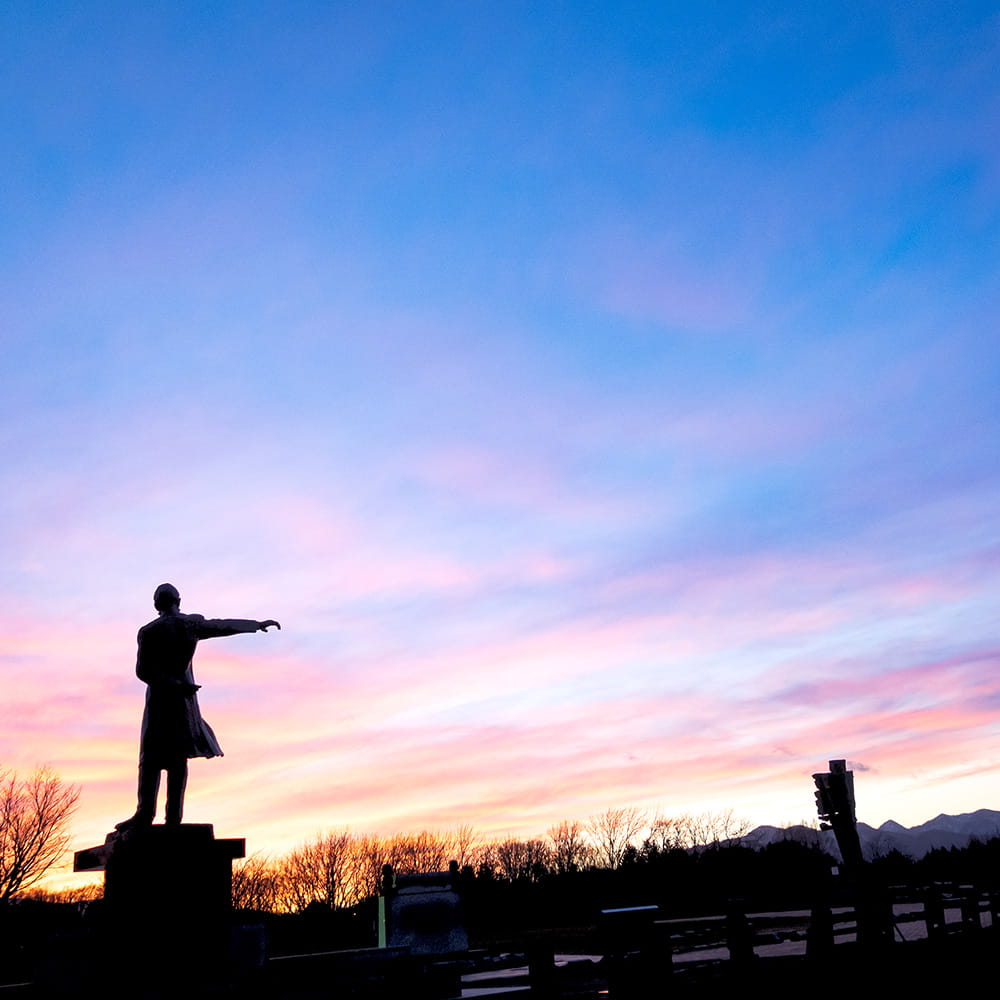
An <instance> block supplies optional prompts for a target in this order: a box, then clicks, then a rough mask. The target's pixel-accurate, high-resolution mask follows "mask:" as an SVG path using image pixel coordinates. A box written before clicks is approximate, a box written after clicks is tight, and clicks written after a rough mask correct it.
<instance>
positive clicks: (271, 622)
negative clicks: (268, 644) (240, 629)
mask: <svg viewBox="0 0 1000 1000" xmlns="http://www.w3.org/2000/svg"><path fill="white" fill-rule="evenodd" d="M272 625H273V626H274V627H275V628H276V629H277V630H278V631H279V632H280V631H281V625H280V624H279V623H278V622H276V621H275V620H274V619H273V618H268V620H267V621H266V622H259V623H258V624H257V628H259V629H260V630H261V632H266V631H267V630H268V629H269V628H270V627H271V626H272Z"/></svg>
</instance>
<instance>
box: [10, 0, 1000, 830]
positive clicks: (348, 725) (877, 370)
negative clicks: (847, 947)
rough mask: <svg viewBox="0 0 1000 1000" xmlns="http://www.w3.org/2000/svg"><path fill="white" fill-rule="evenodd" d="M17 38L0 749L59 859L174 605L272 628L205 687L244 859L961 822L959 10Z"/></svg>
mask: <svg viewBox="0 0 1000 1000" xmlns="http://www.w3.org/2000/svg"><path fill="white" fill-rule="evenodd" d="M0 31H2V37H3V38H4V39H5V50H6V53H5V58H4V60H3V61H2V68H0V84H2V86H3V90H4V93H5V96H6V100H5V101H4V102H3V104H2V107H0V143H2V147H3V148H2V162H3V163H4V170H3V178H4V182H3V184H2V185H0V219H2V220H3V224H2V225H0V262H2V270H0V337H2V342H3V356H4V365H3V368H2V374H0V388H2V393H0V410H2V416H3V420H2V424H0V455H2V458H3V462H2V466H0V477H2V481H0V496H2V497H3V500H2V513H3V517H2V521H0V545H2V547H3V550H4V552H5V553H6V558H5V559H4V561H3V564H2V565H0V597H2V599H3V603H4V607H5V612H6V615H5V617H6V622H7V628H6V630H5V631H7V633H8V638H9V641H8V643H6V644H5V650H4V651H3V653H2V655H3V657H4V663H5V673H6V676H7V678H8V683H9V690H10V699H9V701H8V707H7V712H9V713H10V717H9V719H5V721H4V726H3V735H2V736H0V762H2V763H4V764H7V765H9V766H17V767H22V768H23V767H30V766H31V765H33V764H34V763H36V762H48V763H51V764H53V766H55V767H56V768H57V770H59V771H60V773H62V774H63V775H64V776H65V777H66V778H67V779H68V780H72V781H75V782H78V783H80V784H81V785H82V787H83V799H82V803H83V804H82V807H81V812H80V817H79V827H80V831H79V836H80V837H81V838H87V837H91V838H94V837H97V838H99V837H100V836H102V835H103V832H106V831H107V829H109V828H110V826H111V824H112V823H113V822H114V821H115V820H116V819H120V818H121V817H122V816H124V815H125V814H127V813H128V811H129V810H130V809H131V804H132V803H131V798H132V795H133V781H134V777H133V775H134V755H135V743H136V736H137V730H138V717H139V712H140V704H141V695H142V691H141V685H139V683H138V681H136V680H135V678H134V676H133V675H132V663H133V656H134V638H133V637H134V630H135V628H136V627H137V626H138V625H140V624H142V623H143V622H144V621H146V620H148V619H149V618H150V617H151V616H152V608H151V602H150V595H151V593H152V590H153V588H154V587H155V586H156V585H157V584H158V583H160V582H162V581H163V580H171V581H172V582H174V583H175V584H177V586H178V587H179V588H180V590H181V593H182V595H183V597H184V601H183V607H184V608H185V609H187V610H191V611H199V612H202V613H205V614H207V615H210V616H211V615H217V616H222V617H229V616H250V617H258V618H266V617H275V618H278V619H280V620H281V621H282V622H283V624H284V625H285V628H284V629H283V631H282V632H280V633H274V634H268V635H267V636H257V637H253V638H248V637H236V638H233V639H230V640H228V641H226V642H218V643H216V642H213V643H206V644H203V646H202V648H201V650H200V651H199V655H198V659H197V661H196V670H197V673H198V679H199V681H200V682H202V683H203V684H204V685H205V687H204V690H203V692H202V710H203V712H204V714H205V716H206V717H207V718H208V719H209V720H210V721H211V722H212V724H213V726H214V727H215V729H216V731H217V732H218V734H219V737H220V740H221V742H222V744H223V747H224V748H225V749H226V751H227V756H226V758H225V759H224V760H223V761H211V762H208V763H203V762H196V764H195V765H194V771H193V777H192V784H191V796H190V805H189V817H190V818H191V819H192V820H196V821H197V820H201V821H211V822H216V824H217V826H219V827H220V828H221V829H223V831H224V832H226V835H233V836H241V835H246V836H247V837H248V838H249V840H250V842H251V845H253V844H257V845H258V846H259V847H260V848H265V849H269V850H279V849H283V848H284V847H287V846H290V845H291V844H292V843H294V842H296V841H297V840H301V839H303V838H305V837H307V836H310V835H311V834H312V833H314V832H315V831H316V830H317V829H319V828H321V827H342V826H345V825H348V826H351V827H352V828H353V829H355V830H359V831H363V830H380V831H381V832H391V831H394V830H397V829H412V828H418V827H430V828H435V827H436V828H445V827H449V826H453V825H457V824H458V823H460V822H470V823H472V824H473V825H476V826H477V827H479V828H481V829H483V830H484V831H504V832H505V831H513V832H520V833H524V834H534V833H539V832H541V831H542V830H544V829H545V828H546V827H547V826H549V825H551V824H553V823H555V822H558V821H560V820H562V819H565V818H585V817H586V816H587V815H591V814H595V813H598V812H602V811H604V810H605V809H606V808H608V807H609V806H617V805H623V804H627V805H640V806H643V807H647V808H650V809H651V810H655V809H662V810H664V811H666V812H683V811H690V810H698V809H701V808H719V807H725V808H728V807H732V808H733V809H734V810H735V811H736V812H738V813H741V814H744V815H748V816H750V817H751V818H752V819H754V820H755V821H759V822H764V821H770V822H782V821H792V820H797V819H799V818H801V817H803V816H806V815H808V814H809V812H810V811H811V808H812V795H811V783H810V781H809V774H810V773H811V772H812V771H813V770H816V769H817V768H818V767H821V766H823V765H824V763H825V761H826V760H827V759H828V758H830V757H841V756H843V757H847V758H849V759H851V760H853V761H855V762H856V764H857V765H858V768H859V770H862V769H863V772H864V779H863V781H862V780H861V779H860V778H859V781H858V789H859V811H860V813H861V816H862V818H866V819H869V821H874V822H880V821H881V820H883V819H886V818H888V817H890V816H892V817H893V818H896V819H898V820H900V821H903V822H919V821H922V820H925V819H927V818H929V817H930V816H931V815H934V814H935V813H937V812H939V811H953V812H957V811H962V810H963V809H974V808H978V807H980V806H993V805H995V804H996V803H995V787H996V778H997V776H996V773H995V771H996V767H997V765H996V764H995V763H994V762H995V761H996V760H997V759H998V750H1000V728H998V725H997V723H996V721H995V718H994V716H995V712H994V708H995V706H996V704H997V702H998V701H1000V686H998V685H1000V682H997V681H996V680H995V677H996V676H997V673H998V672H997V670H996V667H997V665H998V664H997V660H998V640H997V633H996V604H997V596H998V584H1000V575H998V552H1000V545H998V542H1000V520H998V516H997V503H996V498H997V495H998V485H1000V484H998V478H1000V476H998V463H997V441H998V418H997V406H996V401H997V398H998V392H997V389H998V345H997V336H996V319H995V317H996V315H997V306H998V290H1000V279H998V268H997V262H998V236H1000V212H998V192H1000V175H998V155H997V151H998V137H997V128H996V122H997V121H998V120H1000V85H998V83H997V77H996V69H995V68H996V65H997V57H998V51H997V50H998V40H1000V21H998V18H997V15H996V12H995V9H994V8H993V7H992V5H988V4H974V3H969V4H962V3H956V4H949V5H947V6H942V5H940V4H905V5H902V4H899V5H888V4H877V5H876V4H872V5H854V6H852V7H851V9H850V10H840V9H837V8H833V7H827V8H812V9H810V8H803V7H802V6H801V5H787V6H784V5H780V4H764V5H754V7H753V8H750V7H747V6H743V5H737V4H725V3H722V4H714V5H702V6H701V7H698V8H691V7H688V8H676V9H674V8H671V7H670V6H666V5H651V4H617V5H615V4H601V5H596V4H583V3H561V4H556V3H552V4H545V5H542V6H541V9H539V5H537V4H536V5H530V6H529V5H527V4H516V3H505V4H502V5H499V4H471V5H470V4H436V3H431V4H423V5H419V6H418V5H410V4H399V5H396V4H379V3H376V4H371V5H366V6H365V7H364V8H358V7H356V6H355V5H350V6H348V5H342V4H336V3H332V4H309V3H302V4H296V5H293V6H292V7H289V6H288V5H273V6H272V5H265V4H212V5H207V6H206V5H183V4H161V5H143V6H142V7H141V8H136V7H134V6H131V5H124V4H122V5H115V4H90V5H87V6H86V7H80V6H79V5H72V4H49V5H46V6H45V7H44V9H43V8H40V7H37V6H33V5H27V4H22V5H8V6H7V7H6V8H5V9H4V10H3V11H2V12H0ZM866 794H867V795H868V796H869V798H868V800H867V802H866V801H865V795H866ZM276 817H280V819H276Z"/></svg>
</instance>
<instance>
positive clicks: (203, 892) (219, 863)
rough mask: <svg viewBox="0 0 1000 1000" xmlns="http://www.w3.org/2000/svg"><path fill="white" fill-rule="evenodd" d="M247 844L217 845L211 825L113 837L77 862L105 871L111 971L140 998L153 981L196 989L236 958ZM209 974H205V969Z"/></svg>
mask: <svg viewBox="0 0 1000 1000" xmlns="http://www.w3.org/2000/svg"><path fill="white" fill-rule="evenodd" d="M245 849H246V842H245V841H244V840H242V839H239V840H216V839H215V834H214V831H213V829H212V826H211V824H209V823H185V824H182V825H180V826H148V827H139V828H136V829H133V830H128V831H126V832H124V833H111V834H108V836H107V839H106V840H105V842H104V844H102V845H101V846H100V847H93V848H89V849H87V850H83V851H77V852H76V854H75V856H74V864H73V869H74V871H101V870H103V871H104V907H103V908H104V924H105V932H106V942H107V954H108V964H109V970H113V971H114V973H115V978H116V979H120V980H121V981H122V982H123V984H125V985H130V986H132V987H133V988H134V989H135V990H136V991H137V992H139V991H141V990H142V988H143V987H144V986H145V985H147V984H148V983H149V982H150V981H153V982H164V980H165V979H166V981H169V982H170V983H171V984H175V985H177V986H182V985H183V986H185V987H187V988H190V987H191V986H193V985H195V984H196V983H200V982H202V981H203V980H204V978H205V975H208V976H209V977H211V976H212V975H214V974H216V973H221V972H222V971H223V970H224V969H225V966H226V964H227V962H228V958H229V915H230V909H231V904H232V864H233V859H234V858H241V857H243V856H244V854H245ZM203 970H204V971H203Z"/></svg>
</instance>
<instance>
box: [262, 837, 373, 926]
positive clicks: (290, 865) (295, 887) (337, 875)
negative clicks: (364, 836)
mask: <svg viewBox="0 0 1000 1000" xmlns="http://www.w3.org/2000/svg"><path fill="white" fill-rule="evenodd" d="M354 851H355V843H354V838H353V837H352V836H351V835H350V834H349V833H348V832H347V831H346V830H344V831H343V832H341V833H325V834H321V835H320V836H318V837H317V838H316V839H315V840H311V841H309V842H308V843H305V844H303V845H302V846H301V847H297V848H296V849H295V850H294V851H292V852H291V853H290V854H286V855H285V856H284V857H283V858H282V859H281V860H280V861H279V862H278V865H277V875H278V899H279V900H280V905H281V907H282V908H283V909H288V910H304V909H305V908H306V907H307V906H308V905H309V904H310V903H316V902H319V903H324V904H325V905H326V906H329V907H331V908H332V907H334V906H349V905H350V904H351V903H353V902H354V893H355V887H354Z"/></svg>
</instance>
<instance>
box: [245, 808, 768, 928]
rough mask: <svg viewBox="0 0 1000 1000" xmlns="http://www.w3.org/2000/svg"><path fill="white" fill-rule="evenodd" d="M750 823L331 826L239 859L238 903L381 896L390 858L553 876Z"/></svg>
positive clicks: (636, 813)
mask: <svg viewBox="0 0 1000 1000" xmlns="http://www.w3.org/2000/svg"><path fill="white" fill-rule="evenodd" d="M749 830H750V823H749V821H748V820H745V819H742V818H740V817H737V816H735V815H734V813H733V811H732V810H724V811H716V812H703V813H699V814H690V813H686V814H683V815H678V816H665V815H662V814H656V815H650V814H649V813H647V812H645V811H644V810H641V809H636V808H617V809H608V810H607V811H606V812H604V813H601V814H599V815H597V816H592V817H591V818H590V819H588V820H586V821H581V820H564V821H562V822H560V823H557V824H555V825H554V826H551V827H550V828H549V829H548V830H547V831H546V832H545V834H544V835H539V836H537V837H530V838H518V837H504V838H500V839H487V838H483V837H480V836H479V835H478V834H477V833H476V831H475V830H474V829H473V828H472V827H470V826H460V827H458V828H457V829H456V830H454V831H450V832H445V833H441V832H435V831H430V830H422V831H420V832H419V833H397V834H393V835H391V836H380V835H378V834H354V833H351V832H350V831H348V830H341V831H337V832H326V833H321V834H318V835H316V836H315V837H313V838H312V839H311V840H308V841H307V842H305V843H303V844H302V845H300V846H299V847H297V848H295V849H294V850H292V851H290V852H289V853H288V854H285V855H282V856H278V857H269V856H267V855H262V854H254V855H252V856H250V857H249V858H246V859H244V860H243V861H241V862H237V864H236V865H235V866H234V870H233V905H234V906H236V907H238V908H241V909H248V910H260V911H269V912H274V913H295V912H301V911H303V910H306V909H307V908H309V907H310V905H322V906H325V907H330V908H347V907H351V906H355V905H357V904H358V903H360V902H362V901H363V900H366V899H370V898H371V897H373V896H375V895H377V894H378V892H379V890H380V887H381V881H382V871H383V867H384V866H385V865H391V866H392V869H393V871H394V872H395V873H396V874H402V875H407V874H414V873H418V872H430V871H443V870H446V869H447V868H448V866H449V863H450V862H451V861H455V862H457V864H458V867H459V869H460V870H463V871H464V872H465V873H466V875H467V877H468V876H471V877H475V878H476V879H479V880H490V881H495V882H506V883H510V884H530V883H537V882H539V881H540V880H542V879H544V878H546V877H548V876H551V875H566V874H569V873H572V872H584V871H597V870H612V871H614V870H617V869H619V868H622V867H623V866H627V865H629V864H634V863H636V862H637V861H639V860H641V859H643V858H648V857H652V856H654V855H657V854H659V853H661V852H668V851H674V850H681V851H686V850H690V849H696V848H706V847H711V846H715V847H718V846H728V845H732V844H736V843H739V842H740V841H741V840H742V839H743V838H744V837H745V836H746V835H747V833H749Z"/></svg>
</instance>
